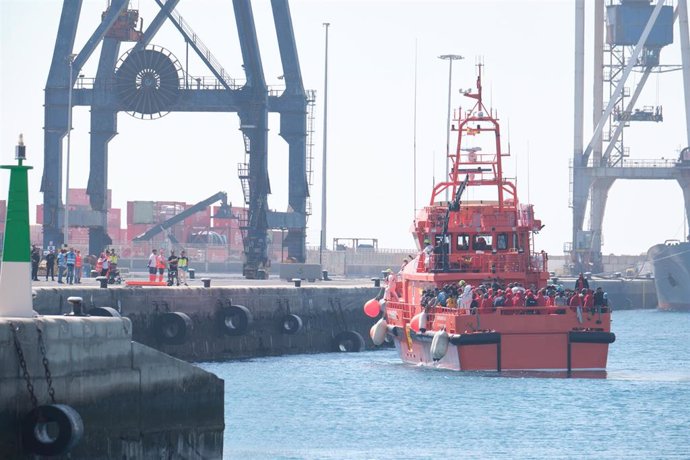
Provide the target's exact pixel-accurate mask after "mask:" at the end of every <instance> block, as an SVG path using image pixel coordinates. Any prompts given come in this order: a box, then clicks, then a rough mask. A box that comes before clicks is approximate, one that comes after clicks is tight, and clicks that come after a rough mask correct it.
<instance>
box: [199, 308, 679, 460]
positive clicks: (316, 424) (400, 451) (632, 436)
mask: <svg viewBox="0 0 690 460" xmlns="http://www.w3.org/2000/svg"><path fill="white" fill-rule="evenodd" d="M612 327H613V330H614V332H615V333H616V336H617V339H616V342H615V343H614V344H612V345H611V348H610V351H609V364H608V373H607V376H606V378H605V379H580V378H573V379H564V378H536V377H534V376H524V375H522V376H510V377H506V376H499V375H498V374H496V373H483V374H476V373H460V372H454V371H447V370H437V369H429V368H420V367H415V366H411V365H406V364H402V363H401V362H400V361H399V359H398V357H397V354H396V353H395V351H394V350H391V349H388V350H384V351H373V352H364V353H352V354H337V353H328V354H321V355H300V356H285V357H278V358H262V359H253V360H248V361H240V362H227V363H202V364H200V366H201V367H203V368H204V369H207V370H209V371H211V372H214V373H215V374H217V375H218V376H219V377H221V378H223V379H225V392H226V393H225V417H226V428H225V443H224V457H225V458H246V459H389V458H402V459H407V458H414V459H432V458H433V459H438V458H446V457H452V458H605V459H611V458H626V459H630V458H659V459H669V458H684V459H690V314H688V313H685V314H683V313H664V312H657V311H650V310H633V311H620V312H614V318H613V325H612Z"/></svg>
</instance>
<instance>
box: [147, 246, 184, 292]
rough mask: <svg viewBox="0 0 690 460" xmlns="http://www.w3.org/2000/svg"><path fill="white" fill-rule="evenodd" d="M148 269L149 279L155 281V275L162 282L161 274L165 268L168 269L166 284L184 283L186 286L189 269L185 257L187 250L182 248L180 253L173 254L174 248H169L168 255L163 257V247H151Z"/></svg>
mask: <svg viewBox="0 0 690 460" xmlns="http://www.w3.org/2000/svg"><path fill="white" fill-rule="evenodd" d="M147 266H148V269H149V281H150V282H152V283H153V282H156V277H158V282H159V283H162V282H163V275H164V274H165V269H166V268H167V269H168V285H173V284H175V285H177V286H179V285H180V284H184V285H185V286H187V271H188V270H189V258H188V257H187V252H186V251H185V250H184V249H183V250H182V251H181V252H180V255H179V256H178V255H176V254H175V250H174V249H171V250H170V255H169V256H168V257H165V250H164V249H163V248H161V249H159V250H157V249H152V250H151V255H149V261H148V264H147Z"/></svg>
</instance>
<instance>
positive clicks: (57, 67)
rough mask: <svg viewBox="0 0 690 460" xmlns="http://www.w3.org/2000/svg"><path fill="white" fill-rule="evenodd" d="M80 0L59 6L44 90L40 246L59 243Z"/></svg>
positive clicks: (60, 242) (60, 238) (61, 240)
mask: <svg viewBox="0 0 690 460" xmlns="http://www.w3.org/2000/svg"><path fill="white" fill-rule="evenodd" d="M81 5H82V2H81V0H72V1H65V2H64V3H63V5H62V15H61V16H60V26H59V33H58V37H60V38H61V40H57V41H56V42H55V49H54V51H53V60H52V62H51V64H50V72H49V73H48V82H47V83H46V90H45V120H44V123H45V125H44V126H45V127H44V130H45V137H44V146H43V148H44V153H43V155H44V159H43V164H44V168H43V177H42V179H41V192H43V246H44V247H48V246H50V245H58V244H62V242H63V241H64V236H63V234H62V213H61V207H62V199H61V197H62V138H63V137H65V135H66V134H67V112H68V110H69V108H68V107H67V105H68V103H67V100H68V96H69V88H70V86H71V84H72V82H70V81H69V57H70V54H72V50H73V49H74V38H75V36H76V33H77V23H78V18H79V13H80V12H81Z"/></svg>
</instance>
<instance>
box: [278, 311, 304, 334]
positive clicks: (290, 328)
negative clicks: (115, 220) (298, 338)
mask: <svg viewBox="0 0 690 460" xmlns="http://www.w3.org/2000/svg"><path fill="white" fill-rule="evenodd" d="M301 329H302V318H300V317H299V316H297V315H295V314H294V313H290V314H287V315H285V316H283V319H282V320H281V321H280V330H281V331H282V332H283V334H289V335H292V334H297V333H298V332H299V331H300V330H301Z"/></svg>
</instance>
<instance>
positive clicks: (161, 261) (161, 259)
mask: <svg viewBox="0 0 690 460" xmlns="http://www.w3.org/2000/svg"><path fill="white" fill-rule="evenodd" d="M166 263H167V260H166V259H165V251H163V248H161V249H160V250H159V251H158V256H157V258H156V268H158V282H159V283H162V282H163V274H164V273H165V265H166Z"/></svg>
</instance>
